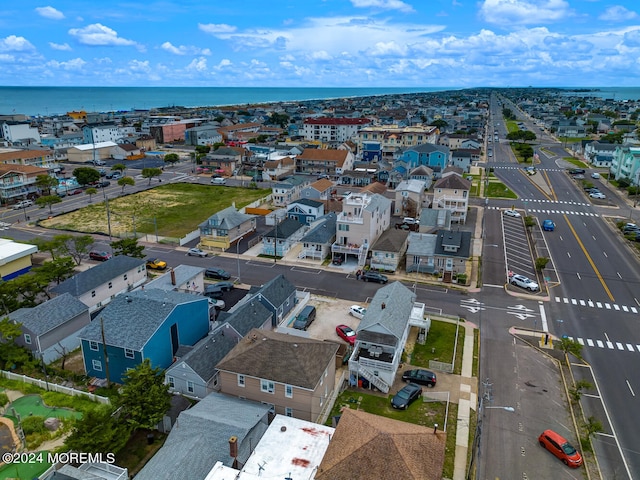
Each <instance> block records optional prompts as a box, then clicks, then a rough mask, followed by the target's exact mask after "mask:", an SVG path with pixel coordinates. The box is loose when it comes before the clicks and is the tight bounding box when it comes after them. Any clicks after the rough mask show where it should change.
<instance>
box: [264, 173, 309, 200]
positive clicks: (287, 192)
mask: <svg viewBox="0 0 640 480" xmlns="http://www.w3.org/2000/svg"><path fill="white" fill-rule="evenodd" d="M309 183H311V182H309V179H308V178H305V177H301V176H298V175H293V176H291V177H288V178H285V179H282V180H279V181H277V182H276V183H274V184H273V186H272V187H271V191H272V199H273V205H274V206H276V207H285V206H287V205H289V204H290V203H291V202H293V201H295V200H298V199H299V198H300V192H301V191H302V189H303V188H305V187H306V186H307V185H309Z"/></svg>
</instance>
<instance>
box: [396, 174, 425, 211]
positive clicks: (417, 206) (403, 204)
mask: <svg viewBox="0 0 640 480" xmlns="http://www.w3.org/2000/svg"><path fill="white" fill-rule="evenodd" d="M426 189H427V182H425V181H422V180H403V181H402V182H400V183H399V184H398V186H397V187H396V198H395V204H394V209H393V214H394V215H397V216H400V217H412V218H417V216H418V215H419V213H420V210H422V207H423V206H425V205H424V203H425V200H426V198H427V195H426V193H425V190H426Z"/></svg>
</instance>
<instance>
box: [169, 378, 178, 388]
mask: <svg viewBox="0 0 640 480" xmlns="http://www.w3.org/2000/svg"><path fill="white" fill-rule="evenodd" d="M167 383H168V384H169V386H170V387H171V388H176V380H175V378H173V377H167Z"/></svg>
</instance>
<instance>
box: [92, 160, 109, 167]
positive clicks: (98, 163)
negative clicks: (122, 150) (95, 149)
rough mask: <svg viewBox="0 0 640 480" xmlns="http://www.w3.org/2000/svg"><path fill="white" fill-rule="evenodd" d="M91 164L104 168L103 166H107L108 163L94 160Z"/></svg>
mask: <svg viewBox="0 0 640 480" xmlns="http://www.w3.org/2000/svg"><path fill="white" fill-rule="evenodd" d="M91 163H93V164H94V165H97V166H102V165H106V163H105V162H104V160H94V161H92V162H91Z"/></svg>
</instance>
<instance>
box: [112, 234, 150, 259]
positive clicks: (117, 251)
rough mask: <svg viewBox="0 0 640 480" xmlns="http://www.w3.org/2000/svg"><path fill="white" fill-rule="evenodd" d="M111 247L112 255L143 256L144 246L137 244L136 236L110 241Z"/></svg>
mask: <svg viewBox="0 0 640 480" xmlns="http://www.w3.org/2000/svg"><path fill="white" fill-rule="evenodd" d="M111 249H112V250H113V254H114V255H126V256H127V257H133V258H144V257H145V254H144V253H143V251H144V246H142V245H138V239H137V238H123V239H121V240H116V241H115V242H111Z"/></svg>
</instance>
